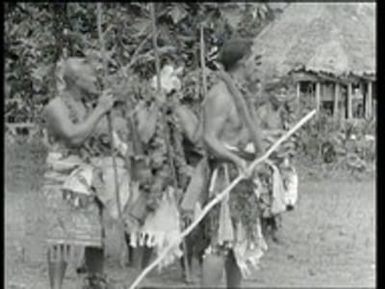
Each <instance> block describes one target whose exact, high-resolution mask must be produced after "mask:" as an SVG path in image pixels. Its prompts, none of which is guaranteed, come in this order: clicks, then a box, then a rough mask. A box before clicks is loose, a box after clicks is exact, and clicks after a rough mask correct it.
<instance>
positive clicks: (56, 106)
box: [44, 97, 66, 113]
mask: <svg viewBox="0 0 385 289" xmlns="http://www.w3.org/2000/svg"><path fill="white" fill-rule="evenodd" d="M65 108H66V106H65V103H64V102H63V100H62V99H61V97H55V98H53V99H51V100H50V101H49V102H48V104H47V105H46V106H45V108H44V113H49V112H53V113H56V112H58V111H60V110H62V109H65Z"/></svg>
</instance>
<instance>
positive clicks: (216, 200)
mask: <svg viewBox="0 0 385 289" xmlns="http://www.w3.org/2000/svg"><path fill="white" fill-rule="evenodd" d="M315 114H316V111H315V110H312V111H311V112H309V113H308V114H307V115H306V116H304V117H303V118H302V119H301V120H300V121H299V122H298V123H297V124H296V125H295V126H293V127H292V128H291V129H290V130H289V131H288V132H286V133H285V134H284V135H283V136H281V137H280V138H279V140H277V141H276V142H275V143H274V144H273V145H272V146H271V147H270V148H269V149H268V150H267V151H266V152H265V153H264V154H263V156H261V157H259V158H257V159H255V160H254V161H253V162H252V163H251V164H250V165H249V167H248V168H247V170H246V174H239V175H238V177H236V178H235V179H234V180H233V181H232V182H231V183H230V184H229V186H228V187H227V188H225V189H224V190H223V191H222V192H221V193H219V194H217V195H216V197H215V198H214V199H212V200H211V201H210V202H209V203H208V204H207V205H206V206H205V207H204V208H203V210H202V212H201V213H200V214H199V215H198V216H197V217H196V218H195V220H194V221H193V222H192V223H191V224H190V225H189V226H188V227H187V228H186V229H185V230H184V231H183V232H182V233H181V234H180V235H179V236H178V238H176V240H175V241H174V242H173V243H171V244H169V245H168V246H167V247H166V248H165V249H164V250H163V252H161V253H160V254H159V256H158V257H157V258H156V259H155V260H154V261H153V262H152V263H151V264H150V265H149V266H148V267H147V268H146V269H144V270H143V271H142V273H140V275H139V276H138V277H137V278H136V279H135V280H134V282H133V283H132V284H131V286H130V287H129V289H135V288H136V287H137V286H138V285H139V284H140V282H141V281H142V280H143V278H144V277H146V276H147V274H148V273H150V272H151V271H152V269H154V268H155V267H156V266H157V265H158V264H159V263H160V262H161V261H162V259H163V258H164V257H166V255H167V254H168V252H169V251H170V250H171V249H172V248H175V246H178V244H179V243H180V242H181V241H182V240H183V238H185V237H186V236H187V235H188V234H190V233H191V232H192V231H193V230H194V229H195V227H196V226H197V225H198V224H199V222H200V221H201V220H202V219H203V218H204V217H205V216H206V215H207V214H208V212H209V211H210V210H211V209H212V208H213V207H214V206H215V205H217V204H218V203H219V202H220V201H222V200H223V199H224V198H225V197H226V196H227V194H229V193H230V191H231V190H232V189H234V187H235V186H236V185H237V184H238V183H239V182H240V181H241V180H243V179H245V178H246V176H247V175H250V172H252V171H253V170H254V168H255V167H256V166H257V165H258V164H260V163H261V162H265V161H266V160H267V159H268V157H269V156H270V155H271V154H272V153H273V152H274V151H275V150H277V148H278V147H279V146H280V145H281V144H282V143H283V142H284V141H285V140H287V139H288V138H289V137H290V136H292V135H293V133H295V132H296V131H297V130H298V129H299V128H300V127H302V126H303V125H304V124H305V123H306V122H308V121H309V120H310V119H311V118H312V117H313V116H314V115H315Z"/></svg>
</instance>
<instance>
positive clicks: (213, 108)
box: [203, 84, 246, 168]
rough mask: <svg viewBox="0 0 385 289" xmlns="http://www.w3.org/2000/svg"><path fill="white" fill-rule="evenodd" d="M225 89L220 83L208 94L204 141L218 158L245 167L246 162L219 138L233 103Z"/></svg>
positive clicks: (205, 105)
mask: <svg viewBox="0 0 385 289" xmlns="http://www.w3.org/2000/svg"><path fill="white" fill-rule="evenodd" d="M223 91H225V87H224V86H223V84H218V85H216V86H214V87H213V88H212V89H211V90H210V92H209V94H208V95H207V99H206V101H205V104H204V107H203V111H204V125H203V141H204V143H205V144H206V146H207V147H208V148H209V150H210V151H211V152H212V153H213V154H214V155H215V156H216V157H217V158H219V159H222V160H225V161H230V162H233V163H234V164H236V165H237V166H238V167H240V168H244V167H245V164H246V162H245V161H244V160H243V159H241V158H240V157H239V156H237V155H236V154H234V153H233V152H231V151H230V150H228V149H227V148H226V147H225V146H224V145H223V143H222V141H221V140H220V139H219V134H220V132H221V131H222V130H223V128H224V127H225V124H226V121H227V118H228V114H229V112H230V109H231V105H229V103H231V100H230V99H229V98H228V95H226V94H224V93H223Z"/></svg>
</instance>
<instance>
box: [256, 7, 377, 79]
mask: <svg viewBox="0 0 385 289" xmlns="http://www.w3.org/2000/svg"><path fill="white" fill-rule="evenodd" d="M375 8H376V7H375V3H292V4H290V5H289V6H288V7H287V8H286V9H285V10H284V12H283V13H282V15H281V16H280V17H279V18H278V19H276V20H275V21H274V22H272V23H271V24H270V25H269V26H268V27H266V29H264V31H262V32H261V34H260V35H259V36H258V37H257V38H256V39H255V44H254V46H253V49H254V53H255V54H261V55H262V59H261V60H262V66H261V72H262V73H264V74H269V73H270V74H275V75H284V74H287V73H288V72H290V71H293V70H294V71H295V70H305V71H312V72H317V73H318V72H321V73H326V74H329V75H330V74H332V75H334V76H337V77H339V76H345V75H349V74H350V75H355V76H364V75H369V76H375V74H376V66H375V59H376V54H375V47H376V35H375V31H376V27H375V25H376V23H375ZM273 71H274V72H273Z"/></svg>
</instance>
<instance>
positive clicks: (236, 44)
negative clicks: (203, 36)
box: [218, 38, 253, 71]
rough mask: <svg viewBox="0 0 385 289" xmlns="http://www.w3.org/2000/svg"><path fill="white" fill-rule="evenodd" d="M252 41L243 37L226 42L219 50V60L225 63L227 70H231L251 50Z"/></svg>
mask: <svg viewBox="0 0 385 289" xmlns="http://www.w3.org/2000/svg"><path fill="white" fill-rule="evenodd" d="M252 43H253V42H252V40H248V39H243V38H238V39H232V40H229V41H227V42H225V44H224V45H223V46H222V48H221V50H220V52H219V56H218V61H219V62H220V63H222V64H223V66H224V68H225V70H226V71H228V70H231V69H232V68H234V67H235V66H236V65H237V64H238V63H239V61H240V60H241V59H242V58H243V57H245V56H246V55H248V54H249V53H250V52H251V45H252Z"/></svg>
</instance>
